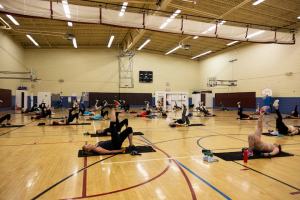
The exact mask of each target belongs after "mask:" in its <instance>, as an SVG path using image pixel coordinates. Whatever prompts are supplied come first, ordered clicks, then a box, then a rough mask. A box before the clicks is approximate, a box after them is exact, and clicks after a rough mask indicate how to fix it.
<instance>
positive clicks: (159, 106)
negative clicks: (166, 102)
mask: <svg viewBox="0 0 300 200" xmlns="http://www.w3.org/2000/svg"><path fill="white" fill-rule="evenodd" d="M156 108H157V111H158V112H159V113H160V114H161V116H162V117H163V118H166V117H168V115H167V112H166V111H165V109H164V107H163V102H162V101H160V100H158V101H157V107H156Z"/></svg>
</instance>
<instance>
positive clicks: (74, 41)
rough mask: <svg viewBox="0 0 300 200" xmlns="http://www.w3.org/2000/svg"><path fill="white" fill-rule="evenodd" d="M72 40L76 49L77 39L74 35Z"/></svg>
mask: <svg viewBox="0 0 300 200" xmlns="http://www.w3.org/2000/svg"><path fill="white" fill-rule="evenodd" d="M72 42H73V46H74V48H76V49H77V41H76V38H75V37H74V38H73V39H72Z"/></svg>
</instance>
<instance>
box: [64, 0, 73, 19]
mask: <svg viewBox="0 0 300 200" xmlns="http://www.w3.org/2000/svg"><path fill="white" fill-rule="evenodd" d="M62 5H63V8H64V12H65V15H66V17H67V18H68V19H70V18H71V12H70V8H69V4H68V0H62Z"/></svg>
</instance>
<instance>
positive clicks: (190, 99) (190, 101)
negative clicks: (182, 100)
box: [189, 97, 193, 105]
mask: <svg viewBox="0 0 300 200" xmlns="http://www.w3.org/2000/svg"><path fill="white" fill-rule="evenodd" d="M192 104H193V100H192V97H189V105H192Z"/></svg>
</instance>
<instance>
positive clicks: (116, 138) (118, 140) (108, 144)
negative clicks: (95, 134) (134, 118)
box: [82, 108, 135, 154]
mask: <svg viewBox="0 0 300 200" xmlns="http://www.w3.org/2000/svg"><path fill="white" fill-rule="evenodd" d="M110 122H111V123H110V127H109V128H110V131H111V139H110V140H107V141H100V142H98V143H96V144H95V145H93V144H86V145H84V146H82V150H84V151H86V152H94V153H98V154H106V153H122V152H124V151H125V149H124V148H123V149H122V144H123V142H124V141H125V139H126V138H128V141H129V149H134V148H135V146H134V145H133V141H132V137H133V130H132V128H131V127H127V128H126V129H125V130H124V131H122V132H121V133H118V131H117V130H118V127H117V117H116V112H115V109H114V108H113V109H112V111H111V117H110Z"/></svg>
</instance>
